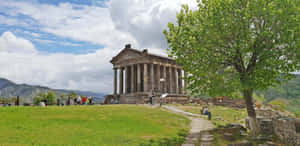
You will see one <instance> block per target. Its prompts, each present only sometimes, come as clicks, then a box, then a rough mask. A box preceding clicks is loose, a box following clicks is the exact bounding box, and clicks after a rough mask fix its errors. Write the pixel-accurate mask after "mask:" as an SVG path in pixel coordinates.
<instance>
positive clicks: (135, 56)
mask: <svg viewBox="0 0 300 146" xmlns="http://www.w3.org/2000/svg"><path fill="white" fill-rule="evenodd" d="M139 61H146V62H147V61H150V62H153V61H156V62H165V63H166V64H174V65H176V62H175V60H174V59H173V58H170V57H165V56H161V55H157V54H152V53H148V50H147V49H144V50H137V49H133V48H131V45H130V44H128V45H126V46H125V48H124V49H123V50H122V51H121V52H120V53H119V54H117V55H116V56H115V57H113V58H112V60H111V61H110V62H111V63H112V64H114V65H117V64H124V63H125V62H139Z"/></svg>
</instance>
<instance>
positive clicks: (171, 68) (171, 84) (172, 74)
mask: <svg viewBox="0 0 300 146" xmlns="http://www.w3.org/2000/svg"><path fill="white" fill-rule="evenodd" d="M170 72H171V77H170V78H171V82H170V86H171V91H170V92H171V93H175V92H174V91H175V85H174V80H175V79H174V76H175V73H174V68H173V67H170Z"/></svg>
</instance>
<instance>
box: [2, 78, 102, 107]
mask: <svg viewBox="0 0 300 146" xmlns="http://www.w3.org/2000/svg"><path fill="white" fill-rule="evenodd" d="M48 91H52V92H54V93H55V94H56V95H58V96H59V95H63V94H68V93H71V92H75V93H76V94H79V95H84V96H93V97H98V98H103V97H104V94H103V93H94V92H89V91H79V90H63V89H51V88H48V87H43V86H32V85H27V84H16V83H14V82H12V81H10V80H7V79H4V78H0V97H15V96H20V97H21V99H22V101H23V102H28V103H31V102H32V101H33V97H34V96H35V95H36V94H37V93H47V92H48Z"/></svg>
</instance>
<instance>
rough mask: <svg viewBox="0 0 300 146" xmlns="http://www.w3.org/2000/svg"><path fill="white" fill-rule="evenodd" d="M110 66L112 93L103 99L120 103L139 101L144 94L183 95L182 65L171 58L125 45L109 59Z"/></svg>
mask: <svg viewBox="0 0 300 146" xmlns="http://www.w3.org/2000/svg"><path fill="white" fill-rule="evenodd" d="M111 63H112V64H113V69H114V90H113V95H110V96H106V100H108V99H109V101H110V100H111V99H113V100H118V101H119V103H121V104H143V103H145V101H146V100H147V98H148V97H150V96H152V95H153V94H155V95H156V96H160V95H161V94H165V93H168V97H172V98H176V97H183V96H185V94H184V90H183V89H184V81H183V78H182V77H183V70H182V66H181V65H179V64H177V63H176V61H175V60H174V59H173V58H170V57H164V56H160V55H156V54H151V53H148V51H147V50H146V49H145V50H143V51H140V50H136V49H133V48H131V45H130V44H127V45H126V46H125V48H124V49H123V50H122V51H121V52H120V53H119V54H117V55H116V56H115V57H113V58H112V60H111Z"/></svg>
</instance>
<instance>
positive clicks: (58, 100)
mask: <svg viewBox="0 0 300 146" xmlns="http://www.w3.org/2000/svg"><path fill="white" fill-rule="evenodd" d="M56 105H57V106H59V105H60V99H59V97H57V98H56Z"/></svg>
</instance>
